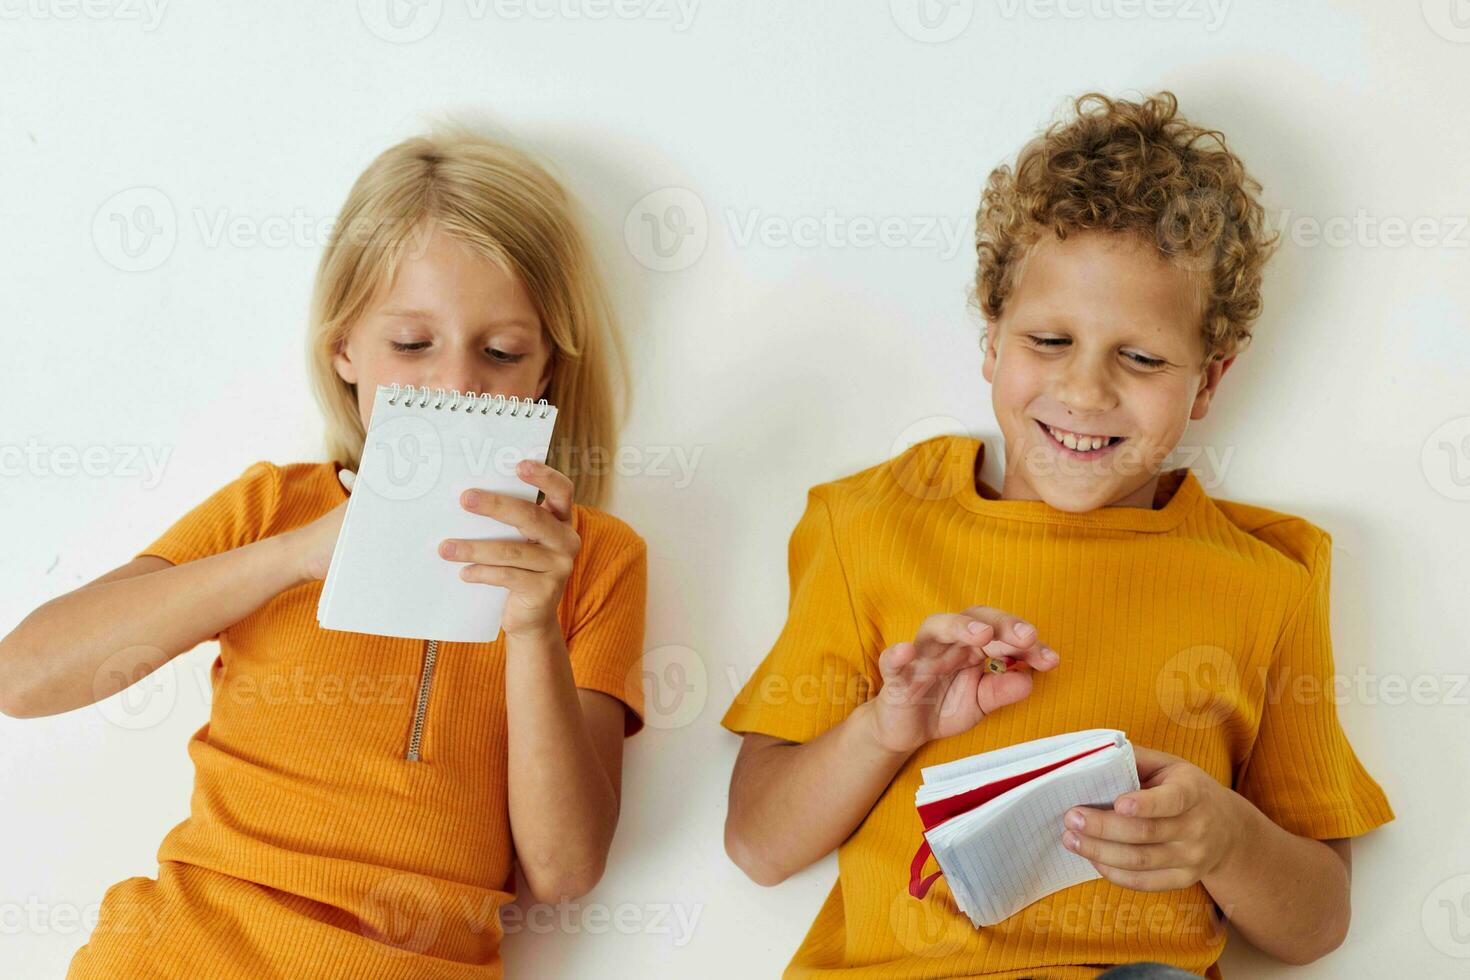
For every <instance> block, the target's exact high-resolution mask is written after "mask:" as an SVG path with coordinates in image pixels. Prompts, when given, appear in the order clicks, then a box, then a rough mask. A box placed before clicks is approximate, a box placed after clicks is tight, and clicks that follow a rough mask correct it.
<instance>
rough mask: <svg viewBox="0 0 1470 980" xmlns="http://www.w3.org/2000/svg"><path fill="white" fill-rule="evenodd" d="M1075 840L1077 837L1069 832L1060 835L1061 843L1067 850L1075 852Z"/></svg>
mask: <svg viewBox="0 0 1470 980" xmlns="http://www.w3.org/2000/svg"><path fill="white" fill-rule="evenodd" d="M1077 840H1078V838H1077V835H1076V834H1074V833H1072V832H1071V831H1070V830H1069V831H1067V832H1066V833H1065V834H1063V835H1062V843H1063V844H1066V845H1067V847H1068V848H1069V849H1071V850H1074V851H1075V850H1077Z"/></svg>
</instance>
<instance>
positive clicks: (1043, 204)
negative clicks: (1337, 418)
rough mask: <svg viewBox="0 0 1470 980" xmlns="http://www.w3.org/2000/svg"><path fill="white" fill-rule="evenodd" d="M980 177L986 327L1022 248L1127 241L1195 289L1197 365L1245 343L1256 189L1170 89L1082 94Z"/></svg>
mask: <svg viewBox="0 0 1470 980" xmlns="http://www.w3.org/2000/svg"><path fill="white" fill-rule="evenodd" d="M1071 109H1072V111H1073V113H1075V115H1074V117H1073V118H1068V119H1063V120H1061V121H1059V122H1055V123H1053V124H1052V125H1051V126H1050V127H1049V128H1048V129H1047V130H1046V131H1045V132H1044V133H1042V134H1041V135H1040V136H1037V137H1036V138H1035V139H1033V140H1032V141H1031V142H1029V143H1027V144H1026V146H1024V147H1023V148H1022V149H1021V152H1020V153H1019V154H1017V156H1016V160H1015V165H1014V168H1012V167H1010V166H1004V165H1003V166H1000V167H997V168H996V169H995V170H993V171H991V173H990V177H989V179H988V180H987V182H986V186H985V191H984V193H983V194H982V196H981V199H980V207H979V210H978V211H977V212H976V215H975V252H976V255H977V257H978V259H979V267H978V269H977V271H976V275H975V286H974V290H975V292H974V300H975V304H976V305H977V306H978V307H979V309H980V312H981V313H982V314H983V315H984V317H985V318H986V320H988V321H991V322H994V321H995V320H997V319H998V318H999V317H1000V315H1001V312H1002V310H1003V309H1004V308H1005V302H1006V297H1008V296H1009V295H1010V294H1011V291H1012V290H1013V289H1014V288H1015V285H1016V281H1017V275H1018V272H1019V270H1020V267H1021V266H1022V265H1023V264H1024V260H1025V257H1026V254H1027V250H1028V249H1029V247H1030V246H1031V245H1032V244H1034V243H1035V242H1036V241H1037V240H1038V239H1039V238H1040V237H1041V236H1042V235H1044V234H1046V233H1047V232H1051V233H1053V234H1055V235H1056V237H1057V238H1059V239H1065V238H1066V237H1067V234H1068V233H1069V232H1073V231H1079V232H1080V231H1107V232H1121V233H1126V234H1131V235H1135V236H1137V237H1139V238H1141V239H1142V240H1144V241H1145V242H1148V243H1150V244H1152V245H1153V246H1154V247H1155V248H1156V249H1157V250H1158V253H1159V254H1160V255H1161V256H1165V257H1168V258H1169V259H1171V260H1172V261H1174V262H1175V263H1177V264H1178V265H1179V266H1180V267H1182V268H1184V269H1186V270H1187V271H1188V272H1190V274H1191V275H1193V276H1194V277H1195V278H1196V279H1197V280H1198V282H1199V285H1200V292H1201V304H1200V309H1201V313H1202V316H1201V320H1202V322H1201V324H1200V329H1201V332H1202V334H1203V337H1204V342H1205V362H1206V363H1208V362H1209V361H1210V360H1212V359H1215V358H1223V357H1229V356H1233V355H1234V354H1236V353H1239V351H1240V350H1242V349H1243V348H1244V347H1245V346H1246V344H1248V343H1249V342H1250V337H1251V326H1252V323H1253V322H1254V321H1255V319H1256V318H1257V317H1258V316H1259V315H1260V312H1261V272H1262V269H1263V268H1264V266H1265V264H1266V260H1267V259H1268V258H1270V256H1271V254H1272V252H1273V251H1274V250H1275V247H1276V246H1277V245H1278V244H1279V237H1280V236H1279V235H1276V234H1272V235H1270V236H1269V237H1268V236H1267V234H1266V218H1265V210H1264V209H1263V208H1262V207H1261V204H1260V202H1259V201H1258V200H1257V198H1256V195H1257V194H1258V193H1259V192H1260V190H1261V185H1260V184H1259V183H1258V182H1257V181H1256V180H1254V179H1253V178H1252V177H1251V176H1250V175H1249V174H1247V173H1246V170H1245V165H1244V164H1243V163H1242V162H1241V161H1240V158H1239V157H1237V156H1236V155H1235V154H1234V153H1232V152H1230V150H1229V149H1227V148H1226V146H1225V137H1224V134H1222V133H1220V132H1218V131H1216V130H1207V129H1203V128H1200V127H1198V126H1195V125H1193V124H1191V123H1190V122H1189V121H1188V120H1186V119H1184V118H1183V117H1182V116H1180V115H1179V101H1178V99H1176V98H1175V97H1174V94H1173V93H1172V92H1160V93H1158V94H1157V95H1155V96H1152V97H1150V98H1147V99H1145V100H1144V101H1143V102H1128V101H1124V100H1121V99H1110V98H1108V97H1107V96H1106V95H1103V94H1101V93H1098V92H1089V93H1087V94H1086V95H1081V96H1078V97H1077V98H1076V99H1074V100H1073V101H1072V104H1071Z"/></svg>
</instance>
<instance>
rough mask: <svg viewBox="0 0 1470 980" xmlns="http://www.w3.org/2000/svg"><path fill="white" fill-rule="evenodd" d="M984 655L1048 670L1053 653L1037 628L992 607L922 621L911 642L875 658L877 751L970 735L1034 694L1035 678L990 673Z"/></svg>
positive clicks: (1054, 657) (1028, 674)
mask: <svg viewBox="0 0 1470 980" xmlns="http://www.w3.org/2000/svg"><path fill="white" fill-rule="evenodd" d="M987 656H990V657H1007V658H1015V659H1017V660H1021V661H1024V662H1025V663H1026V664H1027V665H1028V666H1030V667H1033V668H1035V669H1036V670H1051V669H1052V668H1053V667H1055V666H1056V665H1057V664H1058V663H1059V662H1060V658H1059V657H1058V656H1057V654H1056V652H1055V651H1054V650H1052V649H1051V648H1049V647H1046V646H1043V645H1042V643H1041V640H1040V638H1039V637H1038V636H1037V635H1036V627H1034V626H1032V625H1031V624H1029V623H1025V622H1023V621H1022V620H1020V619H1017V618H1016V617H1015V616H1012V615H1010V614H1009V613H1005V612H1001V611H1000V610H999V609H992V608H991V607H989V606H971V607H970V608H969V609H966V610H965V611H964V612H961V613H936V614H934V615H932V616H930V617H929V618H927V619H925V620H924V622H923V625H921V626H920V627H919V635H918V636H917V637H916V638H915V639H914V642H912V643H898V644H895V645H893V646H891V647H889V648H888V649H887V650H884V651H883V653H882V655H881V656H879V658H878V670H879V672H880V673H881V674H882V675H883V688H882V690H880V691H879V692H878V696H877V697H876V698H874V699H873V702H872V704H873V705H874V710H873V726H874V731H875V734H876V736H877V739H878V743H879V745H881V746H882V747H883V748H885V749H887V750H889V751H892V752H913V751H914V750H915V749H917V748H918V747H919V746H921V745H923V744H924V743H925V742H928V741H930V740H932V739H936V738H946V737H948V736H950V735H958V734H959V733H961V732H966V731H969V730H970V729H971V728H973V727H975V724H976V723H977V722H979V721H980V719H981V718H984V717H985V716H986V715H987V714H989V713H990V712H992V711H995V710H996V709H997V708H1002V707H1004V706H1005V705H1008V704H1014V703H1016V702H1017V701H1020V700H1021V699H1022V698H1024V697H1026V695H1028V694H1030V693H1031V672H1030V671H1028V670H1010V671H1006V672H1005V673H998V674H992V673H989V672H987V671H986V670H985V666H984V662H985V658H986V657H987Z"/></svg>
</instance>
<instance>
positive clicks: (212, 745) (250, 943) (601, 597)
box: [67, 462, 647, 980]
mask: <svg viewBox="0 0 1470 980" xmlns="http://www.w3.org/2000/svg"><path fill="white" fill-rule="evenodd" d="M346 497H347V492H346V491H345V490H344V489H342V486H341V484H340V483H339V482H338V479H337V466H336V464H334V463H295V464H290V465H286V466H277V465H274V464H272V463H269V462H259V463H256V464H254V465H252V466H250V467H249V468H248V469H246V470H245V472H244V473H243V474H242V475H241V476H240V477H239V478H238V479H236V480H234V481H233V482H231V483H229V484H228V485H226V486H225V487H224V488H222V489H221V490H219V491H217V492H216V493H215V494H213V495H212V496H211V497H209V498H208V499H207V500H205V501H204V502H202V503H201V504H199V505H198V506H197V507H195V508H194V509H193V510H192V511H190V512H189V513H188V514H187V515H185V516H184V517H183V518H182V519H180V520H179V521H178V523H176V524H175V525H174V526H173V527H171V528H170V529H169V530H168V531H167V533H165V534H164V535H163V536H162V537H160V538H159V539H158V540H157V541H155V542H154V543H153V544H152V545H150V546H149V547H148V548H145V549H144V550H143V551H140V552H139V554H140V555H144V554H147V555H158V556H160V557H162V558H166V559H167V560H169V561H170V562H173V563H174V564H181V563H183V562H187V561H193V560H195V559H198V558H203V557H206V556H208V555H213V554H218V553H220V552H223V551H227V550H230V549H232V548H237V547H240V546H242V545H245V544H248V543H250V542H252V541H257V540H260V539H262V538H266V537H270V536H272V535H275V534H280V533H282V532H284V531H288V530H290V529H292V528H294V527H298V526H300V525H303V524H306V523H308V522H310V521H312V520H314V519H315V518H317V517H319V516H320V515H322V514H323V513H325V512H326V511H328V510H330V509H331V508H332V507H335V506H337V505H338V504H339V503H341V502H342V501H343V500H345V499H346ZM573 526H574V527H575V529H576V531H577V533H578V534H579V535H580V537H581V540H582V545H581V550H580V551H579V553H578V555H577V558H576V562H575V566H574V568H573V571H572V574H571V577H570V579H569V580H568V583H567V587H566V590H565V594H564V595H563V598H562V602H561V605H560V607H559V608H558V617H559V619H560V621H561V625H562V628H563V629H564V630H565V634H566V637H567V647H568V651H569V653H570V657H571V663H572V671H573V674H574V676H575V679H576V683H577V685H578V686H579V687H583V688H590V689H593V690H598V691H603V692H606V693H607V694H610V695H612V696H613V697H616V698H619V699H620V700H622V701H623V702H624V703H625V704H626V705H627V707H628V714H627V721H626V733H627V734H632V733H634V732H636V731H638V730H639V729H640V728H641V727H642V724H643V722H642V717H641V715H642V711H643V699H642V685H641V683H640V682H639V678H638V677H637V667H638V663H639V658H640V656H641V651H642V645H643V626H644V600H645V594H646V590H647V556H646V550H645V546H644V542H643V539H642V538H640V537H639V536H638V535H637V534H636V533H634V532H633V530H632V529H631V528H629V527H628V526H627V525H626V524H624V523H623V522H621V521H619V520H617V519H616V518H614V517H612V516H610V515H608V514H605V513H602V512H600V511H597V510H593V509H590V508H586V507H581V506H578V507H576V508H575V510H574V513H573ZM384 572H385V574H392V569H384ZM321 588H322V583H321V582H319V581H318V582H310V583H307V584H304V585H300V586H297V587H296V588H293V589H289V590H287V591H286V592H283V593H281V594H280V595H277V596H276V597H275V598H273V599H272V600H271V601H269V602H267V603H266V604H265V605H264V606H262V607H261V608H260V609H258V610H256V611H255V612H254V613H252V614H251V615H249V616H247V617H245V618H244V619H242V620H241V621H240V622H238V623H236V624H234V625H233V626H230V627H229V628H228V629H226V630H224V631H223V633H221V634H219V635H218V638H219V639H220V654H219V657H218V658H217V659H216V660H215V662H214V664H213V667H212V669H211V681H212V687H213V702H212V704H211V707H210V716H209V722H208V724H206V725H204V726H203V727H202V728H200V729H199V730H198V731H197V732H195V733H194V735H193V736H192V737H191V739H190V741H189V745H188V750H189V755H190V757H191V758H192V759H193V761H194V766H195V781H194V793H193V799H192V804H191V808H190V809H191V812H190V816H189V817H188V819H186V820H185V821H184V822H183V823H181V824H179V825H178V826H177V827H175V828H174V829H173V830H172V831H170V832H169V834H168V835H167V836H166V837H165V839H164V841H163V843H162V845H161V846H160V848H159V851H158V861H159V871H158V878H157V879H153V878H146V877H135V878H129V879H127V880H125V881H122V882H119V883H117V884H115V885H113V886H112V887H111V888H109V889H108V890H107V892H106V894H105V895H104V897H103V901H102V908H101V912H100V915H99V920H98V924H97V927H96V929H95V930H94V931H93V933H92V936H91V938H90V941H89V942H88V943H87V944H86V945H85V946H83V947H82V948H81V949H80V950H78V952H77V954H76V956H75V957H74V958H73V960H72V964H71V969H70V972H69V973H68V974H67V975H68V977H70V978H75V980H82V978H108V980H118V978H121V977H127V978H129V980H140V978H168V980H180V978H190V980H192V978H195V977H202V976H208V977H210V978H212V980H233V978H250V980H262V978H291V980H315V978H321V980H327V978H332V980H344V978H363V980H367V978H372V980H399V978H401V980H409V978H418V980H430V978H432V980H460V978H462V980H471V978H475V980H486V978H492V977H500V976H501V975H502V970H501V962H500V956H499V952H498V948H499V943H500V939H501V926H500V919H499V910H500V908H501V906H502V905H504V904H506V903H507V902H509V901H511V900H512V899H513V897H514V895H513V889H514V884H515V883H514V876H513V871H512V861H513V849H512V840H511V833H510V820H509V814H508V810H507V801H506V781H507V773H506V706H505V682H504V677H505V675H504V668H505V639H504V635H503V634H502V636H501V637H500V638H499V639H498V640H496V641H495V642H494V643H440V644H439V645H438V657H437V664H436V668H435V671H434V674H433V680H432V684H431V685H430V688H429V700H428V705H427V712H426V714H425V716H424V725H423V736H422V746H421V752H420V756H421V759H420V761H409V760H408V759H407V758H406V755H407V750H408V744H409V738H410V732H411V729H412V727H413V719H414V715H415V711H416V707H417V697H418V690H419V684H420V678H421V673H422V670H423V660H424V652H425V647H426V644H425V643H424V642H423V641H419V640H406V639H397V638H391V637H381V636H369V635H366V634H361V633H346V632H339V631H333V630H323V629H321V628H320V627H318V625H317V622H316V607H317V600H318V598H319V597H320V595H321Z"/></svg>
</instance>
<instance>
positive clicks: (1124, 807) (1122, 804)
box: [1118, 799, 1138, 817]
mask: <svg viewBox="0 0 1470 980" xmlns="http://www.w3.org/2000/svg"><path fill="white" fill-rule="evenodd" d="M1137 809H1138V801H1137V800H1134V799H1127V800H1119V801H1118V812H1119V813H1121V814H1123V816H1125V817H1126V816H1128V815H1130V814H1131V813H1133V811H1134V810H1137Z"/></svg>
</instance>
